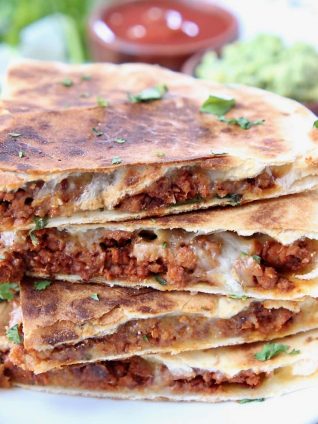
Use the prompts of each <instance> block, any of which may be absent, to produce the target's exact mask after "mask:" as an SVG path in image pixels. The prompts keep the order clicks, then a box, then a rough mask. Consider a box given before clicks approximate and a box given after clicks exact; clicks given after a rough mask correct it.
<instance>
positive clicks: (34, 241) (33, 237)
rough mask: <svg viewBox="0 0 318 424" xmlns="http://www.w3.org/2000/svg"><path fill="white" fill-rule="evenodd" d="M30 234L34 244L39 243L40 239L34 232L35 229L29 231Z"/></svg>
mask: <svg viewBox="0 0 318 424" xmlns="http://www.w3.org/2000/svg"><path fill="white" fill-rule="evenodd" d="M29 236H30V239H31V241H32V244H33V246H37V245H38V244H39V240H38V238H37V236H36V234H34V230H30V231H29Z"/></svg>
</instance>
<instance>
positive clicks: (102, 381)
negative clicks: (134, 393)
mask: <svg viewBox="0 0 318 424" xmlns="http://www.w3.org/2000/svg"><path fill="white" fill-rule="evenodd" d="M6 373H7V375H8V377H9V378H10V380H11V381H12V382H13V383H20V384H26V385H34V386H36V385H38V386H53V387H54V386H57V387H64V388H66V389H67V388H77V389H86V390H105V391H110V392H116V391H117V390H122V391H123V390H158V391H160V390H164V391H167V390H169V389H170V390H171V392H172V393H184V394H186V393H189V392H190V393H198V394H204V393H206V394H209V393H214V392H216V391H217V390H218V389H221V390H222V387H224V386H226V385H229V384H231V385H239V386H243V387H250V388H254V387H257V386H260V385H261V384H262V382H263V381H264V379H265V378H266V373H264V372H260V373H256V372H254V371H252V370H246V371H241V372H239V373H237V374H235V375H234V376H232V377H228V376H226V375H225V374H222V373H221V372H209V371H203V370H200V369H193V373H192V375H191V376H189V377H183V378H182V377H180V376H175V375H173V374H172V373H171V372H170V371H169V369H168V368H167V367H166V366H165V365H163V364H157V363H152V362H150V361H147V360H145V359H143V358H140V357H132V358H130V359H127V360H121V361H107V362H106V361H105V362H97V363H93V364H86V365H73V366H70V367H66V368H63V369H61V370H52V371H48V372H46V373H42V374H38V375H35V374H33V373H32V372H29V371H24V370H22V369H21V368H18V367H15V366H12V365H11V364H10V363H8V364H7V369H6Z"/></svg>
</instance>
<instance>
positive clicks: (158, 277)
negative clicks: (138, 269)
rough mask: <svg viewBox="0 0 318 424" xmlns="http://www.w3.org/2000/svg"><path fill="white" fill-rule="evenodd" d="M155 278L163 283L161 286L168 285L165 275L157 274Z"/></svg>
mask: <svg viewBox="0 0 318 424" xmlns="http://www.w3.org/2000/svg"><path fill="white" fill-rule="evenodd" d="M154 279H155V280H156V281H157V282H158V283H159V284H160V285H161V286H166V285H167V280H165V279H164V278H163V277H161V275H159V274H156V275H154Z"/></svg>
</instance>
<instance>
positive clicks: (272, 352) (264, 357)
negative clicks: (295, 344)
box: [255, 343, 289, 361]
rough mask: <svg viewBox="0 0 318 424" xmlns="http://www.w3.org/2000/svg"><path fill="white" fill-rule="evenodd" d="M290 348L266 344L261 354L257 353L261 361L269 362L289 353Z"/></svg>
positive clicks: (278, 344)
mask: <svg viewBox="0 0 318 424" xmlns="http://www.w3.org/2000/svg"><path fill="white" fill-rule="evenodd" d="M288 349H289V346H288V345H286V344H281V343H266V344H265V345H264V346H263V348H262V350H261V351H260V352H257V353H255V358H256V359H258V360H259V361H268V360H269V359H272V358H274V357H275V356H277V355H279V354H280V353H287V352H288Z"/></svg>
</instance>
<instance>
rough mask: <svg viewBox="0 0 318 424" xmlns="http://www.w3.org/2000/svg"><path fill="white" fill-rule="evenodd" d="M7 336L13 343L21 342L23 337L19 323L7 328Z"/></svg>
mask: <svg viewBox="0 0 318 424" xmlns="http://www.w3.org/2000/svg"><path fill="white" fill-rule="evenodd" d="M7 338H8V340H10V342H12V343H15V344H21V342H22V339H21V336H20V333H19V326H18V324H16V325H14V326H13V327H11V328H9V329H8V330H7Z"/></svg>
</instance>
